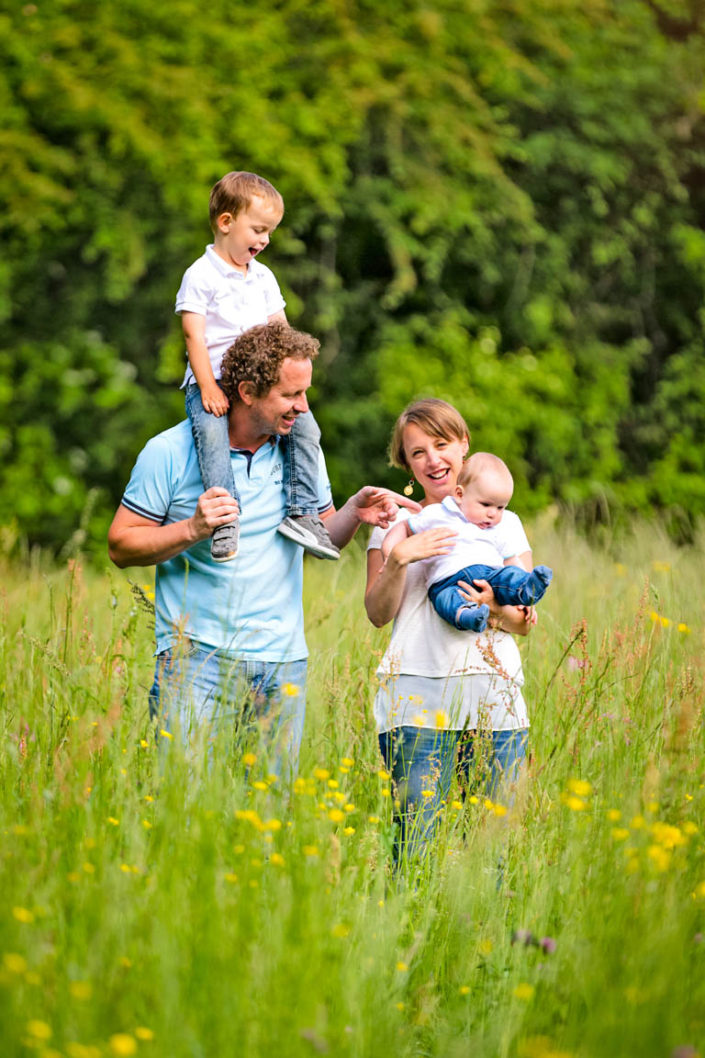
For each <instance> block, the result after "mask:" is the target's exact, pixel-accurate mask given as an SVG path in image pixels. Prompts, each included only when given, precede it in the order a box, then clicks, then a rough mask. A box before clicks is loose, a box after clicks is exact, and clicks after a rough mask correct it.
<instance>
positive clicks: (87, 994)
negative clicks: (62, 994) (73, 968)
mask: <svg viewBox="0 0 705 1058" xmlns="http://www.w3.org/2000/svg"><path fill="white" fill-rule="evenodd" d="M69 991H70V993H71V995H72V996H73V998H74V999H84V1000H87V999H90V998H91V996H92V995H93V986H92V985H91V982H90V981H72V982H71V984H70V985H69Z"/></svg>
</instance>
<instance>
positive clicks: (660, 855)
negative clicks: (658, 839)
mask: <svg viewBox="0 0 705 1058" xmlns="http://www.w3.org/2000/svg"><path fill="white" fill-rule="evenodd" d="M646 854H647V856H648V857H649V859H650V860H651V861H652V863H653V865H654V867H655V868H656V870H657V871H660V872H661V873H663V871H667V870H668V868H669V866H670V864H671V853H670V852H669V851H668V849H665V848H663V846H662V845H649V847H648V849H647V850H646Z"/></svg>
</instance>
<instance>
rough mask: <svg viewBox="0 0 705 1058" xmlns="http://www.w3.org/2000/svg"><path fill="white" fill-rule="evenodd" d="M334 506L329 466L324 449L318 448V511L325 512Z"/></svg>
mask: <svg viewBox="0 0 705 1058" xmlns="http://www.w3.org/2000/svg"><path fill="white" fill-rule="evenodd" d="M332 506H333V490H332V489H331V487H330V479H329V477H328V468H327V467H326V460H325V456H324V455H323V452H322V450H321V449H320V448H319V449H318V513H319V514H324V513H325V512H326V511H328V510H330V508H331V507H332Z"/></svg>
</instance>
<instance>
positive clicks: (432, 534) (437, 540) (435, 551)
mask: <svg viewBox="0 0 705 1058" xmlns="http://www.w3.org/2000/svg"><path fill="white" fill-rule="evenodd" d="M457 535H458V534H457V532H456V531H455V530H454V529H444V528H441V529H424V531H423V532H422V533H412V535H411V536H407V537H405V538H404V539H403V540H400V541H399V542H398V543H396V544H395V545H394V547H393V548H392V549H391V551H390V552H389V555H388V556H387V561H388V562H390V563H395V564H396V565H397V566H408V565H409V563H410V562H419V561H420V560H421V559H422V558H435V557H436V556H437V555H449V554H450V552H451V551H452V550H453V548H454V547H455V540H456V537H457ZM491 590H492V589H491V588H490V591H491Z"/></svg>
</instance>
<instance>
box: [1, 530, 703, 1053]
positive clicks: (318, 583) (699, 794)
mask: <svg viewBox="0 0 705 1058" xmlns="http://www.w3.org/2000/svg"><path fill="white" fill-rule="evenodd" d="M531 538H532V542H533V543H534V550H535V555H536V556H537V560H540V561H544V562H547V563H548V564H550V565H552V566H553V568H554V570H555V579H554V582H553V585H552V587H551V590H550V591H549V593H548V595H547V596H546V598H545V600H544V601H543V602H542V604H541V612H540V621H539V624H538V626H537V628H536V629H535V630H534V632H533V633H532V635H531V636H530V637H529V639H528V640H527V641H526V642H524V643H522V647H521V649H522V652H523V656H524V662H525V671H526V688H525V690H526V698H527V701H528V703H529V706H530V714H531V717H532V729H531V761H530V765H529V767H528V769H527V772H526V775H525V776H524V779H523V781H522V789H521V792H520V797H519V798H518V800H517V803H516V804H515V805H514V806H513V807H512V808H511V809H510V810H507V806H506V805H504V804H502V803H493V802H491V801H488V800H487V799H486V798H484V797H483V796H481V795H480V796H476V795H473V796H471V797H468V798H465V799H463V798H462V796H461V794H460V792H459V791H458V790H457V789H454V790H453V791H452V793H451V797H450V798H449V801H448V803H447V805H446V807H445V810H444V818H443V825H442V829H441V834H440V836H439V840H438V847H437V855H436V856H435V859H434V862H433V864H432V866H431V867H430V869H428V870H425V871H423V872H421V874H419V875H415V876H414V877H413V878H410V877H407V876H405V875H404V874H403V873H402V874H401V875H400V876H395V875H394V874H393V873H392V872H391V870H390V850H391V845H392V836H393V835H392V824H391V813H392V800H393V793H392V791H391V790H390V783H389V777H388V775H387V774H386V772H385V771H384V769H383V767H382V762H381V759H380V757H379V754H378V752H377V745H376V738H375V733H374V729H373V725H372V722H371V699H372V695H373V692H374V669H375V665H376V661H377V658H378V657H379V655H380V654H381V651H382V650H383V648H384V644H385V642H386V639H387V636H388V629H387V630H385V629H382V630H377V629H374V628H372V627H371V626H370V625H369V624H368V623H367V621H366V618H365V616H364V612H363V609H362V591H363V570H364V555H363V552H362V549H361V548H360V547H358V546H353V547H352V548H350V549H349V551H348V553H346V554H345V555H344V556H343V558H342V560H341V561H340V563H338V564H337V565H336V566H333V565H332V564H330V563H313V562H311V563H309V564H308V565H307V574H306V613H307V634H308V641H309V647H310V650H311V660H310V685H309V705H308V715H307V723H306V732H305V736H304V746H303V750H302V758H301V764H300V769H299V777H298V779H297V780H296V782H295V783H294V785H293V788H292V789H290V790H285V789H282V784H281V782H278V781H276V780H275V779H274V778H273V777H272V776H271V775H269V774H268V773H267V771H266V768H264V767H262V765H261V762H260V761H259V760H258V759H254V760H251V761H250V763H249V768H247V769H246V768H245V767H244V766H243V762H242V761H241V760H238V759H237V758H236V757H235V756H234V755H233V750H232V746H230V745H228V744H218V745H217V746H216V748H215V751H214V752H213V753H212V754H211V756H210V757H208V755H207V754H206V753H201V754H196V755H195V756H193V757H191V758H190V759H186V758H185V757H184V754H183V752H182V751H181V750H180V748H179V746H178V744H177V743H176V741H175V740H173V739H172V740H170V739H169V738H168V736H166V735H159V734H158V735H157V739H156V741H155V737H154V732H153V730H152V729H151V727H150V725H149V719H148V710H147V692H148V689H149V686H150V683H151V674H152V660H151V627H150V613H149V596H150V594H151V588H150V582H149V571H140V570H133V571H127V572H126V573H121V572H118V571H111V570H107V569H106V570H105V571H103V572H101V571H96V570H94V569H92V568H90V567H88V566H86V567H85V568H82V565H81V562H80V560H79V559H76V560H73V561H72V562H70V563H67V564H65V565H64V566H63V567H57V566H51V565H49V564H47V563H45V562H44V560H43V559H42V558H41V556H40V555H38V554H32V555H28V556H26V557H25V561H24V562H21V563H20V562H18V561H17V559H14V560H10V559H9V558H8V559H6V560H4V561H3V562H2V585H3V587H2V592H1V595H0V606H1V608H2V624H1V631H0V685H1V687H2V710H1V711H0V739H1V743H0V744H1V746H2V749H1V751H0V806H1V807H0V812H1V813H2V818H1V820H0V826H1V827H2V847H1V851H0V1025H1V1026H2V1029H1V1030H0V1034H1V1036H2V1043H1V1044H0V1052H1V1053H2V1055H3V1058H13V1056H15V1055H17V1056H29V1055H37V1056H39V1058H103V1056H105V1058H112V1056H129V1055H139V1056H144V1058H150V1056H153V1058H157V1056H159V1058H182V1056H183V1058H187V1056H188V1058H214V1056H217V1058H221V1056H225V1055H238V1056H246V1058H265V1056H271V1055H273V1054H281V1055H285V1056H286V1058H299V1056H302V1058H304V1056H313V1055H316V1054H330V1055H333V1056H348V1055H349V1056H358V1058H376V1056H378V1055H379V1056H389V1055H392V1054H393V1055H395V1056H399V1058H406V1056H409V1058H410V1056H422V1055H423V1056H426V1055H439V1056H443V1058H456V1056H457V1058H460V1056H465V1055H479V1056H483V1058H571V1056H572V1058H608V1056H619V1058H624V1056H631V1055H634V1056H636V1055H639V1056H640V1058H650V1056H654V1058H656V1056H659V1058H694V1056H695V1055H696V1054H698V1053H700V1054H703V1053H705V835H704V827H705V812H704V811H703V808H704V806H705V735H704V729H705V725H704V722H703V721H704V710H705V689H704V685H705V679H704V676H705V663H704V661H703V646H704V645H705V643H704V631H703V629H704V627H705V547H704V546H703V545H704V543H705V541H703V539H700V540H698V541H696V543H695V544H694V545H693V546H692V547H690V548H683V549H678V548H676V547H675V546H674V545H673V544H672V543H670V542H669V540H668V538H667V537H666V535H665V534H664V533H662V532H661V530H660V529H659V528H658V527H657V526H655V525H651V524H646V523H645V524H643V525H639V526H636V527H635V528H634V529H633V531H632V532H631V533H629V534H628V535H626V534H623V535H621V536H619V537H617V536H616V535H615V536H612V535H610V534H609V533H607V534H606V535H605V537H604V539H603V540H602V542H601V545H600V546H599V547H598V546H597V545H594V546H590V545H589V544H588V543H586V541H585V540H584V539H583V538H581V537H579V536H578V535H576V534H575V533H574V532H573V531H572V530H571V529H569V528H565V527H563V526H561V525H560V524H556V523H555V522H554V521H553V520H552V519H551V518H550V517H548V516H546V518H545V519H544V520H543V521H541V520H539V521H538V522H537V523H536V524H535V525H534V526H533V527H532V531H531ZM165 743H167V744H166V745H165ZM500 862H501V864H502V869H501V871H500V870H499V868H498V864H499V863H500Z"/></svg>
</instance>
